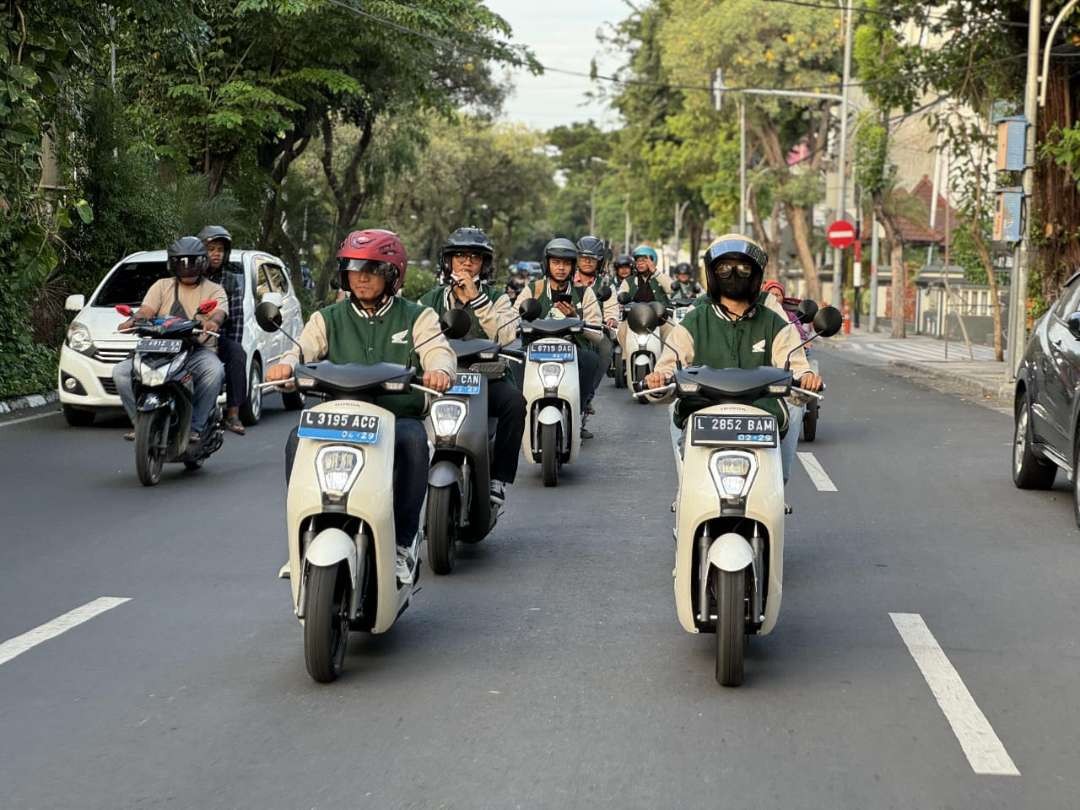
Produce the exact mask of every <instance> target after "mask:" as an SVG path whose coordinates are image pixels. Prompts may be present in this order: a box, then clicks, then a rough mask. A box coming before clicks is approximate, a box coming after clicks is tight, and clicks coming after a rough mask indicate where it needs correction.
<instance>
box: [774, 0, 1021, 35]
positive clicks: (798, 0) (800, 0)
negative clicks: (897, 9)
mask: <svg viewBox="0 0 1080 810" xmlns="http://www.w3.org/2000/svg"><path fill="white" fill-rule="evenodd" d="M765 2H767V3H782V4H784V5H787V6H800V7H802V8H816V9H821V10H822V11H831V12H833V13H838V12H840V11H843V9H842V8H840V7H839V6H836V5H827V4H825V3H812V2H810V0H765ZM852 11H854V12H855V13H856V14H876V15H878V16H880V17H888V18H889V19H894V18H895V15H893V14H892V13H890V12H888V11H882V10H881V9H876V8H853V9H852ZM922 16H923V17H924V18H925V19H927V20H939V21H941V22H953V19H952V18H951V17H949V16H948V15H947V14H931V13H930V12H924V13H923V15H922ZM991 22H993V23H995V24H996V25H1001V26H1004V27H1006V28H1027V27H1028V24H1027V23H1026V22H1014V21H1012V20H991Z"/></svg>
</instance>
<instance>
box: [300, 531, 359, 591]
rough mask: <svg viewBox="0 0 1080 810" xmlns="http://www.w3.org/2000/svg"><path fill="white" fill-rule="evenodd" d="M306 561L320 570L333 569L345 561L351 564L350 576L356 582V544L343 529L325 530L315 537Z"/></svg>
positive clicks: (306, 555)
mask: <svg viewBox="0 0 1080 810" xmlns="http://www.w3.org/2000/svg"><path fill="white" fill-rule="evenodd" d="M304 560H305V562H307V563H308V565H315V566H318V567H319V568H331V567H333V566H335V565H338V564H339V563H341V561H342V560H345V561H346V562H348V564H349V576H350V577H351V578H352V581H353V582H356V565H357V560H356V543H354V542H353V539H352V538H351V537H349V535H347V534H345V532H343V531H342V530H341V529H334V528H330V529H323V530H322V531H321V532H319V533H318V534H317V535H315V539H314V540H312V541H311V544H310V545H309V546H308V547H307V552H306V553H305V555H304Z"/></svg>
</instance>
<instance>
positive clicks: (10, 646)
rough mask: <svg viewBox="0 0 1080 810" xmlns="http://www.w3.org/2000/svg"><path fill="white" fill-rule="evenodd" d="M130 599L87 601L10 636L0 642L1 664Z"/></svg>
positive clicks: (108, 598) (103, 598)
mask: <svg viewBox="0 0 1080 810" xmlns="http://www.w3.org/2000/svg"><path fill="white" fill-rule="evenodd" d="M130 601H131V599H130V598H129V597H119V596H102V597H101V598H99V599H95V600H94V601H93V602H87V603H86V604H85V605H83V606H82V607H77V608H75V609H74V610H70V611H68V612H67V613H65V614H64V615H62V616H57V617H56V618H55V619H53V620H52V621H50V622H45V624H42V625H39V626H38V627H35V628H34V629H33V630H27V631H26V632H25V633H23V634H22V635H19V636H15V637H14V638H9V639H8V640H7V641H5V642H4V643H3V644H0V665H2V664H6V663H7V662H8V661H10V660H11V659H12V658H15V657H16V656H19V655H22V654H23V653H24V652H26V651H27V650H29V649H32V648H33V647H36V646H37V645H38V644H41V643H43V642H45V641H48V640H49V639H52V638H56V637H57V636H59V635H60V634H61V633H66V632H67V631H68V630H70V629H71V628H73V627H78V626H79V625H80V624H82V623H83V622H88V621H90V620H91V619H92V618H94V617H95V616H97V615H98V614H100V613H104V612H105V611H107V610H112V609H113V608H114V607H118V606H119V605H122V604H124V602H130Z"/></svg>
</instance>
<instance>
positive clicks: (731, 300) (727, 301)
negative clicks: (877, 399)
mask: <svg viewBox="0 0 1080 810" xmlns="http://www.w3.org/2000/svg"><path fill="white" fill-rule="evenodd" d="M768 260H769V259H768V255H767V254H766V253H765V251H764V249H762V247H761V246H760V245H759V244H758V243H757V242H755V241H754V240H752V239H749V238H747V237H745V236H742V235H740V234H727V235H725V236H721V237H720V238H719V239H718V240H717V241H716V242H714V243H713V245H712V246H711V247H710V248H709V249H708V250H707V251H706V252H705V280H706V285H707V287H706V289H707V292H708V302H707V305H703V306H700V307H695V308H694V309H692V310H691V311H690V312H689V313H688V314H687V316H686V317H685V318H684V319H683V321H682V323H681V324H679V325H678V326H676V327H674V328H673V329H672V330H671V333H670V334H669V335H668V337H667V344H668V345H667V347H666V348H665V349H664V352H663V354H662V355H661V356H660V360H659V362H658V363H657V364H656V370H655V371H653V372H652V373H651V374H649V375H648V376H647V377H646V378H645V387H646V388H660V387H662V386H665V385H667V384H668V383H670V382H671V381H672V379H673V378H674V371H675V369H676V361H677V360H678V361H681V362H682V364H683V365H684V366H689V365H695V364H696V365H706V366H710V367H712V368H758V367H759V366H776V367H777V368H783V367H784V364H785V362H786V361H787V359H788V354H789V352H792V350H793V349H794V352H792V353H791V371H792V374H793V376H794V378H795V379H796V380H797V381H798V385H799V387H800V388H805V389H806V390H808V391H818V390H820V389H821V385H822V382H821V378H820V377H819V376H818V375H817V374H815V373H814V372H813V371H811V370H810V365H809V364H808V363H807V361H806V353H805V352H804V351H803V350H802V349H801V348H796V347H798V346H799V344H800V343H801V342H802V341H801V340H800V338H799V333H798V331H797V330H796V329H795V327H794V326H792V325H791V324H790V323H789V322H788V321H787V319H786V318H783V317H781V316H780V315H778V314H777V313H776V312H774V311H773V310H772V309H770V308H768V307H766V306H764V305H762V304H761V303H759V300H758V296H759V295H760V293H761V285H762V281H763V280H764V278H765V265H766V264H767V263H768ZM669 398H670V395H669V394H665V395H660V396H657V395H654V396H653V397H652V399H653V400H654V401H663V400H664V399H669ZM707 404H708V403H707V401H705V400H698V401H695V400H691V399H681V400H679V402H678V403H677V404H676V406H675V414H674V420H675V424H676V425H677V426H678V427H679V428H682V427H683V426H684V425H685V424H686V419H687V417H689V415H690V414H691V413H692V412H693V411H695V410H698V409H700V408H703V407H705V406H706V405H707ZM754 404H755V405H756V406H757V407H759V408H762V409H763V410H765V411H768V412H769V413H771V414H773V415H774V416H776V417H777V424H779V426H780V430H781V433H784V432H785V431H787V428H788V412H787V406H786V403H784V402H783V401H782V400H778V399H762V400H759V401H758V402H756V403H754ZM788 475H789V469H788V465H785V469H784V480H785V481H787V478H788Z"/></svg>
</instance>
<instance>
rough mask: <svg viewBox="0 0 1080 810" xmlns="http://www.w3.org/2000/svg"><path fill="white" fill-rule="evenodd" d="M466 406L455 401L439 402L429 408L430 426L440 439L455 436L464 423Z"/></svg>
mask: <svg viewBox="0 0 1080 810" xmlns="http://www.w3.org/2000/svg"><path fill="white" fill-rule="evenodd" d="M465 411H466V406H465V403H464V402H458V401H457V400H456V399H444V400H439V401H438V402H436V403H435V404H434V405H432V406H431V425H432V427H434V428H435V435H436V436H437V437H438V438H440V439H445V438H447V437H449V436H456V435H457V432H458V430H460V429H461V425H462V423H463V422H464V421H465Z"/></svg>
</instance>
